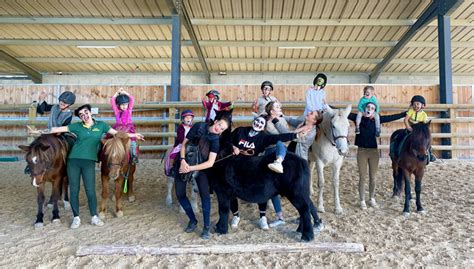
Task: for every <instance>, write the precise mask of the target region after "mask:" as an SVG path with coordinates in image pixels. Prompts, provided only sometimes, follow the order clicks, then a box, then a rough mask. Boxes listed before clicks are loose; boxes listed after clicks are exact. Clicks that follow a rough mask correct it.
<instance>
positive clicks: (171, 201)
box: [165, 196, 173, 206]
mask: <svg viewBox="0 0 474 269" xmlns="http://www.w3.org/2000/svg"><path fill="white" fill-rule="evenodd" d="M165 203H166V205H167V206H171V205H172V204H173V198H171V196H166V200H165Z"/></svg>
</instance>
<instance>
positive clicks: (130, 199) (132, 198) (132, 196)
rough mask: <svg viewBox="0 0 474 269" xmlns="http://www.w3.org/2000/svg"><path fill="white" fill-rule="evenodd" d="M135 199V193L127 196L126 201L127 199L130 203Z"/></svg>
mask: <svg viewBox="0 0 474 269" xmlns="http://www.w3.org/2000/svg"><path fill="white" fill-rule="evenodd" d="M135 200H136V198H135V195H130V196H128V201H129V202H130V203H133V202H135Z"/></svg>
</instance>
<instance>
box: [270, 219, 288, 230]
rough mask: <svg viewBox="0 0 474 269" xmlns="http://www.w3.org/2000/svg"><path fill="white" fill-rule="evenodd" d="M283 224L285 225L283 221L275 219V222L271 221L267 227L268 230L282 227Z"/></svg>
mask: <svg viewBox="0 0 474 269" xmlns="http://www.w3.org/2000/svg"><path fill="white" fill-rule="evenodd" d="M283 224H285V221H284V220H282V219H277V220H275V221H273V222H272V223H270V225H268V226H270V228H273V227H277V226H280V225H283Z"/></svg>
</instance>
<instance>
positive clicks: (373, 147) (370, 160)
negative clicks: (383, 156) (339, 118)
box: [348, 103, 406, 210]
mask: <svg viewBox="0 0 474 269" xmlns="http://www.w3.org/2000/svg"><path fill="white" fill-rule="evenodd" d="M375 108H376V105H375V104H374V103H367V104H366V106H365V110H364V113H363V117H362V120H361V122H360V125H359V126H360V133H359V134H356V138H355V145H356V146H357V147H358V148H357V166H358V168H359V199H360V208H361V209H362V210H365V209H367V205H366V204H365V189H364V181H365V178H366V177H367V166H368V167H369V195H370V200H369V204H370V205H371V206H372V207H377V202H376V201H375V175H376V174H377V170H378V166H379V152H378V150H377V140H376V127H375V120H374V112H375ZM405 115H406V111H405V112H402V113H398V114H393V115H386V116H380V123H385V122H390V121H394V120H398V119H401V118H404V117H405ZM348 118H349V119H350V120H351V121H353V122H354V123H355V122H356V118H357V114H355V113H351V114H349V116H348Z"/></svg>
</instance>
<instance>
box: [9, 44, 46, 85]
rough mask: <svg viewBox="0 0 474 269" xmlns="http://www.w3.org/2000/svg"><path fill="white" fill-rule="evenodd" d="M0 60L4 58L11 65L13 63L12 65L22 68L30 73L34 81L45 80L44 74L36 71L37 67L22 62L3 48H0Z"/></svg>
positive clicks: (40, 81)
mask: <svg viewBox="0 0 474 269" xmlns="http://www.w3.org/2000/svg"><path fill="white" fill-rule="evenodd" d="M0 60H3V61H5V62H7V63H9V64H10V65H12V66H14V67H16V68H18V69H20V70H22V71H23V72H25V73H26V74H27V75H28V77H30V78H31V80H32V81H33V82H34V83H42V82H43V76H42V75H41V74H40V73H39V72H38V71H36V70H35V69H33V68H31V67H29V66H28V65H26V64H24V63H22V62H21V61H19V60H18V59H17V58H15V57H13V56H12V55H10V54H8V53H6V52H5V51H3V50H0Z"/></svg>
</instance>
